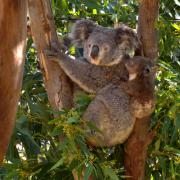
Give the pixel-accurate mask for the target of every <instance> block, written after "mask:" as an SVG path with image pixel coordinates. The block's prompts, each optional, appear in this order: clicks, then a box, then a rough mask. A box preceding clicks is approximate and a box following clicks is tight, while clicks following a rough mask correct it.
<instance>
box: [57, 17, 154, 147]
mask: <svg viewBox="0 0 180 180" xmlns="http://www.w3.org/2000/svg"><path fill="white" fill-rule="evenodd" d="M71 39H72V40H73V43H74V44H75V45H76V46H77V47H83V48H84V55H83V58H84V60H83V59H82V58H81V60H73V59H71V58H70V57H68V56H66V55H64V54H63V53H62V52H58V55H57V56H58V58H54V61H56V62H58V64H59V65H60V67H61V68H62V69H63V70H64V72H65V73H66V74H67V76H69V78H70V79H71V80H72V81H73V82H74V83H75V84H76V85H78V86H79V87H80V88H82V90H84V91H85V92H88V93H95V95H96V96H95V98H94V99H93V100H92V102H91V103H90V104H89V106H88V107H87V109H86V111H85V113H84V114H83V119H84V120H86V121H91V122H94V123H95V125H96V126H97V128H98V129H99V130H100V131H101V133H99V132H93V131H90V130H87V134H88V141H89V142H90V143H91V144H92V145H94V146H113V145H116V144H119V143H123V142H124V141H125V140H126V139H127V138H128V136H129V135H130V133H131V131H132V129H133V126H134V123H135V118H141V117H145V116H147V115H149V114H151V113H152V111H153V108H154V104H153V101H152V99H153V93H152V92H153V90H152V89H153V78H152V74H153V73H152V65H151V64H150V61H149V60H147V59H145V58H143V57H133V58H132V59H125V58H124V57H125V56H126V55H127V54H129V53H130V52H131V51H132V50H135V49H137V48H139V45H140V42H139V40H138V38H137V34H136V33H135V32H134V31H133V30H132V29H130V28H129V27H126V26H121V27H120V28H117V29H114V28H105V27H102V26H98V25H96V24H95V23H94V22H92V21H89V20H80V21H78V22H77V23H76V24H75V26H74V27H73V30H72V33H71Z"/></svg>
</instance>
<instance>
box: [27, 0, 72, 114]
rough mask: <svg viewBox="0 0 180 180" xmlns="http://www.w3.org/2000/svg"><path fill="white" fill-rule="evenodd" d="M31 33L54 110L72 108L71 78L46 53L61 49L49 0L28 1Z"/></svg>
mask: <svg viewBox="0 0 180 180" xmlns="http://www.w3.org/2000/svg"><path fill="white" fill-rule="evenodd" d="M28 3H29V4H28V8H29V17H30V21H31V25H30V26H31V31H32V36H33V40H34V43H35V45H36V49H37V51H38V56H39V59H40V65H41V70H42V72H43V77H44V82H45V87H46V90H47V94H48V98H49V102H50V104H51V106H52V107H53V109H54V110H58V109H59V110H60V109H62V108H67V109H68V108H71V107H72V90H71V84H70V81H69V78H68V77H67V76H66V74H65V73H64V72H63V71H62V70H61V69H60V67H59V66H57V65H56V63H53V62H50V61H48V59H47V57H46V55H45V53H44V51H45V50H47V49H51V48H53V44H56V45H58V46H59V47H60V44H59V42H58V38H57V33H56V29H55V24H54V19H53V15H52V11H51V5H50V1H49V0H38V1H37V0H28Z"/></svg>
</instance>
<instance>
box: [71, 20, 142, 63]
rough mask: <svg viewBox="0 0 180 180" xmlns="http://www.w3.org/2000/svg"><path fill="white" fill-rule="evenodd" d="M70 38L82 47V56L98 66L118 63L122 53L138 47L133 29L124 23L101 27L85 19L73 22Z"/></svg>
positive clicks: (135, 49)
mask: <svg viewBox="0 0 180 180" xmlns="http://www.w3.org/2000/svg"><path fill="white" fill-rule="evenodd" d="M70 38H71V40H72V43H73V44H75V46H76V47H78V48H83V50H84V52H83V57H84V58H85V59H86V60H87V61H88V62H90V63H91V64H95V65H98V66H112V65H115V64H119V62H120V61H121V60H122V58H123V56H124V55H129V54H132V52H133V51H137V50H138V49H139V48H140V41H139V39H138V36H137V34H136V33H135V31H134V30H133V29H131V28H129V27H127V26H125V25H121V26H120V27H119V28H108V27H102V26H99V25H97V24H95V23H94V22H93V21H91V20H85V19H83V20H79V21H77V22H76V23H75V25H74V26H73V28H72V31H71V34H70Z"/></svg>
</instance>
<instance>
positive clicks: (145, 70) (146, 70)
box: [144, 67, 151, 75]
mask: <svg viewBox="0 0 180 180" xmlns="http://www.w3.org/2000/svg"><path fill="white" fill-rule="evenodd" d="M150 72H151V70H150V68H149V67H146V68H145V69H144V75H148V74H149V73H150Z"/></svg>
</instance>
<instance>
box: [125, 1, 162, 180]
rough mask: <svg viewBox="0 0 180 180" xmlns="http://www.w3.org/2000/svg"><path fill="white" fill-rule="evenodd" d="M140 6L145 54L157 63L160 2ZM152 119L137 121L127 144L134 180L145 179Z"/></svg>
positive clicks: (128, 165) (128, 167)
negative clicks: (157, 23)
mask: <svg viewBox="0 0 180 180" xmlns="http://www.w3.org/2000/svg"><path fill="white" fill-rule="evenodd" d="M139 5H140V6H139V20H138V35H139V37H140V39H141V41H142V47H143V53H144V56H145V57H148V58H150V59H151V60H152V61H155V60H156V58H157V56H158V48H157V38H156V29H155V24H156V20H157V17H158V5H159V0H140V3H139ZM152 78H153V77H152ZM150 118H151V117H145V118H142V119H136V123H135V127H134V129H133V132H132V134H131V136H130V137H129V139H128V140H127V143H126V147H125V170H126V175H127V176H131V179H132V180H144V179H145V177H144V176H145V164H146V155H147V148H148V145H149V144H150V143H151V141H152V139H153V137H154V135H155V133H154V132H153V131H152V132H150V131H149V128H150Z"/></svg>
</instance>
